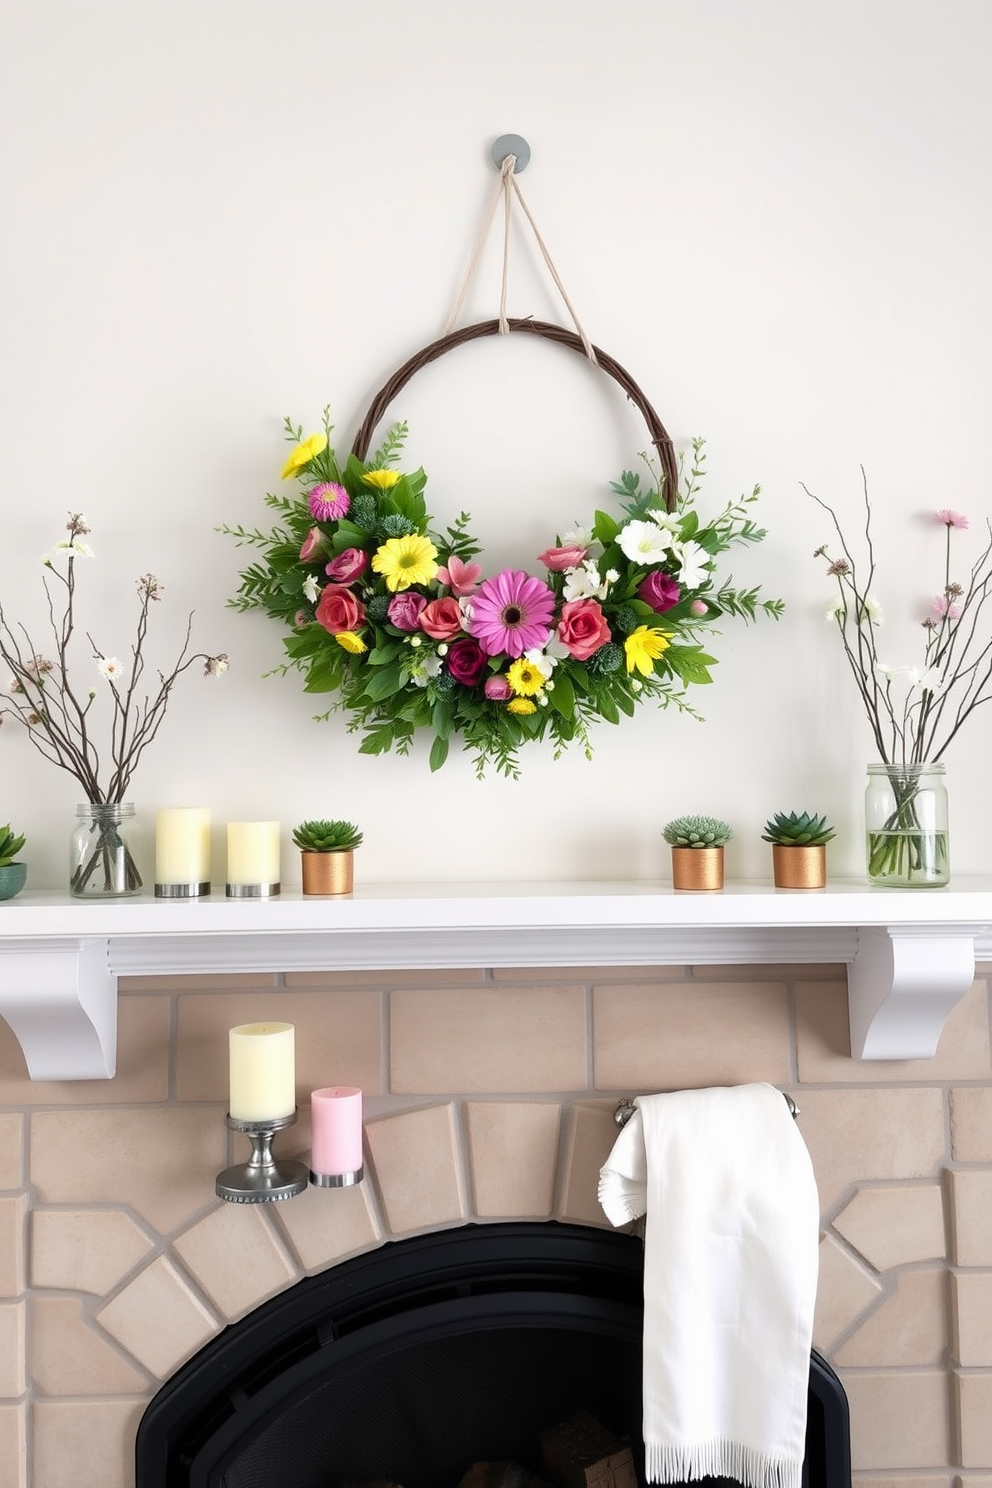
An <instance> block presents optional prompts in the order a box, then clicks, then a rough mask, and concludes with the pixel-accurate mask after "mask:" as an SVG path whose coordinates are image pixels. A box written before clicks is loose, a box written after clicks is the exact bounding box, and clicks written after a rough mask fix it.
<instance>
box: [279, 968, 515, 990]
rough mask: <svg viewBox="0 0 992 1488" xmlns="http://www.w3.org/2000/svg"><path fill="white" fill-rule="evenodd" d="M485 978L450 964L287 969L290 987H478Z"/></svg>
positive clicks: (285, 978)
mask: <svg viewBox="0 0 992 1488" xmlns="http://www.w3.org/2000/svg"><path fill="white" fill-rule="evenodd" d="M485 980H486V973H485V971H484V970H483V969H482V968H481V967H478V968H473V969H469V968H464V969H463V968H461V967H457V966H455V967H447V968H445V969H441V968H439V969H438V970H436V971H433V970H409V971H398V970H396V969H390V970H383V971H287V972H285V973H284V975H283V981H284V983H285V984H286V986H287V987H293V988H302V987H327V988H331V989H333V988H335V987H377V988H379V989H380V990H382V991H385V992H391V991H393V990H394V989H395V988H397V987H476V986H478V985H479V983H480V982H484V981H485Z"/></svg>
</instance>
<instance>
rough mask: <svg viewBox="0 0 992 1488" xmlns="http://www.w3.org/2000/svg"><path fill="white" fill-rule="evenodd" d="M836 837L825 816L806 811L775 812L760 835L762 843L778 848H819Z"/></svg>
mask: <svg viewBox="0 0 992 1488" xmlns="http://www.w3.org/2000/svg"><path fill="white" fill-rule="evenodd" d="M836 835H837V834H836V833H835V831H834V829H833V827H832V826H831V825H830V824H829V822H828V821H827V819H826V817H825V816H810V814H809V812H808V811H801V812H800V811H777V812H776V813H775V815H774V816H773V817H772V819H771V821H770V822H766V823H765V830H764V831H763V832H762V834H761V836H762V840H763V841H764V842H774V843H775V844H776V845H777V846H778V847H820V846H822V844H823V843H825V842H829V841H830V839H831V838H832V837H835V836H836Z"/></svg>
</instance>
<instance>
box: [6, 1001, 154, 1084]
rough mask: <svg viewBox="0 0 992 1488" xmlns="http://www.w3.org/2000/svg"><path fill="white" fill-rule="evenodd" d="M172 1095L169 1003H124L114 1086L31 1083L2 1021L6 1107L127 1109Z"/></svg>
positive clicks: (119, 1004)
mask: <svg viewBox="0 0 992 1488" xmlns="http://www.w3.org/2000/svg"><path fill="white" fill-rule="evenodd" d="M168 1093H169V999H168V998H167V997H120V998H118V1002H117V1074H116V1075H115V1076H114V1078H113V1079H112V1080H31V1079H29V1078H28V1071H27V1065H26V1064H25V1063H24V1055H23V1054H22V1053H21V1046H20V1044H19V1043H18V1042H17V1040H16V1039H15V1037H14V1035H13V1033H12V1032H11V1030H10V1027H9V1025H8V1024H6V1023H4V1022H3V1021H0V1105H4V1106H96V1105H99V1106H107V1105H115V1106H123V1105H133V1104H142V1103H146V1102H148V1101H163V1100H165V1099H166V1097H167V1096H168Z"/></svg>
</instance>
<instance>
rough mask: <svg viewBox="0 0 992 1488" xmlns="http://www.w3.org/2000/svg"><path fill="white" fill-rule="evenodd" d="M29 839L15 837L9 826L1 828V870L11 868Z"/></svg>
mask: <svg viewBox="0 0 992 1488" xmlns="http://www.w3.org/2000/svg"><path fill="white" fill-rule="evenodd" d="M26 840H27V839H26V838H24V837H15V836H14V834H13V832H12V831H11V830H10V826H9V824H8V825H7V826H6V827H0V868H9V867H10V865H11V863H12V862H13V861H14V859H15V858H16V857H17V854H18V853H19V852H20V850H21V848H22V847H23V846H24V843H25V841H26Z"/></svg>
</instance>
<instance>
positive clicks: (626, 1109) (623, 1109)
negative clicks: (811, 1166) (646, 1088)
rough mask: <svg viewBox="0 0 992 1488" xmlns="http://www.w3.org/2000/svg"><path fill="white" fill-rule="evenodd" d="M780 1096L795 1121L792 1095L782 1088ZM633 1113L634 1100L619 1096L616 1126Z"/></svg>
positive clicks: (795, 1115)
mask: <svg viewBox="0 0 992 1488" xmlns="http://www.w3.org/2000/svg"><path fill="white" fill-rule="evenodd" d="M782 1097H783V1099H784V1101H785V1104H786V1105H787V1106H788V1108H789V1115H790V1116H791V1117H792V1119H793V1121H795V1119H796V1117H797V1116H801V1115H802V1111H801V1110H800V1109H799V1107H798V1106H797V1105H796V1103H795V1101H794V1100H793V1099H792V1096H791V1095H787V1094H786V1092H785V1091H784V1090H783V1091H782ZM633 1114H634V1102H633V1101H632V1100H631V1098H630V1096H629V1095H624V1096H621V1098H620V1099H619V1100H618V1101H617V1108H616V1110H615V1111H614V1112H613V1120H614V1121H615V1122H616V1124H617V1126H619V1127H624V1126H626V1125H627V1122H628V1121H629V1120H630V1118H631V1116H633Z"/></svg>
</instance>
